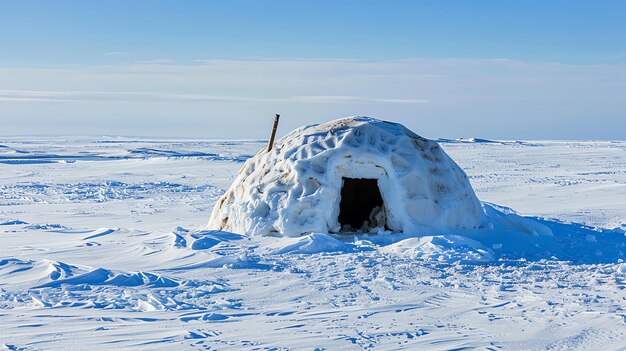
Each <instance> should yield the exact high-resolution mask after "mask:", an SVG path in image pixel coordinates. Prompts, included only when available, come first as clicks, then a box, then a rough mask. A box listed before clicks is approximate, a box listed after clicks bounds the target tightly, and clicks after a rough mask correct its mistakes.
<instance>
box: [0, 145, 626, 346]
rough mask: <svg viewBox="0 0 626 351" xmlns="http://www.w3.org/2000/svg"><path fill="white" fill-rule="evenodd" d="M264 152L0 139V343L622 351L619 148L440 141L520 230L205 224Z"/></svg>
mask: <svg viewBox="0 0 626 351" xmlns="http://www.w3.org/2000/svg"><path fill="white" fill-rule="evenodd" d="M263 146H264V142H262V141H258V142H257V141H246V142H233V141H201V140H142V139H127V138H110V137H102V138H76V137H72V138H44V137H41V138H35V137H27V138H25V137H20V138H18V137H12V138H9V137H2V138H0V349H1V348H2V347H4V348H6V349H14V350H57V349H93V350H107V349H146V350H151V349H166V350H171V349H207V350H208V349H211V350H215V349H217V350H228V349H230V350H247V349H249V350H287V349H289V350H316V349H317V350H336V349H343V350H397V349H428V350H437V349H442V350H450V349H486V350H497V349H540V350H543V349H563V350H570V349H597V350H611V349H626V264H625V263H623V260H624V258H625V253H626V236H625V230H626V142H490V141H486V140H449V141H442V142H441V146H442V147H443V148H444V149H445V151H446V152H447V153H448V154H449V155H450V156H451V157H452V158H453V159H454V160H455V161H456V162H457V163H458V164H459V165H460V166H461V167H462V168H463V169H464V170H465V171H466V172H467V174H468V175H469V177H470V180H471V183H472V185H473V186H474V189H475V190H476V193H477V195H478V197H479V198H480V199H481V200H482V201H485V202H488V203H493V204H498V205H501V206H507V207H510V208H512V209H514V210H515V211H517V214H515V213H514V212H512V210H509V209H507V208H503V207H500V206H496V205H493V206H490V205H487V208H488V210H489V211H490V212H491V213H492V215H493V216H501V218H502V221H503V223H505V222H506V223H508V224H507V225H508V227H507V228H513V227H514V228H518V229H519V233H522V234H519V233H517V232H516V233H510V232H507V231H506V230H501V229H502V228H499V227H495V228H491V229H488V230H486V231H484V230H483V231H479V232H471V231H470V232H460V233H446V235H441V236H430V237H425V238H415V237H410V236H408V235H388V236H384V237H371V236H370V237H352V238H345V239H342V240H338V239H337V238H333V237H331V236H328V235H325V234H311V235H309V236H305V237H301V238H261V237H253V238H248V237H244V236H242V235H238V234H233V233H226V232H216V231H208V230H203V229H202V228H203V227H204V226H205V225H206V223H207V221H208V219H209V215H210V212H211V209H212V208H213V205H214V204H215V201H216V200H217V198H218V197H219V196H220V195H221V194H223V192H224V189H226V188H227V187H228V186H229V185H230V183H231V182H232V180H233V179H234V178H235V176H236V174H237V172H238V170H239V168H240V167H241V166H242V164H243V161H245V160H246V159H247V158H249V157H251V156H252V155H254V154H255V153H256V152H257V151H258V150H259V149H260V148H261V147H263ZM524 216H525V217H524ZM524 233H525V234H524ZM456 234H461V235H462V236H460V235H456Z"/></svg>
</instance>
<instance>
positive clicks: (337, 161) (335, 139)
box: [208, 117, 485, 236]
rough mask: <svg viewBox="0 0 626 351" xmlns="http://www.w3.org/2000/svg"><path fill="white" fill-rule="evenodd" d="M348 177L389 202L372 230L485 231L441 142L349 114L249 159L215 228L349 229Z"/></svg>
mask: <svg viewBox="0 0 626 351" xmlns="http://www.w3.org/2000/svg"><path fill="white" fill-rule="evenodd" d="M346 179H353V180H364V179H367V180H375V181H376V183H375V184H377V185H378V190H379V192H380V197H382V206H380V207H378V208H373V211H372V212H371V214H370V219H371V218H372V216H374V217H376V220H373V219H372V220H371V221H372V223H375V224H376V225H375V226H372V228H365V226H364V228H365V229H364V230H365V231H367V232H377V231H380V229H381V228H384V227H386V228H388V229H389V230H390V231H392V232H404V233H407V232H412V233H420V234H424V235H425V234H429V233H430V234H433V233H435V232H437V231H441V230H447V229H455V228H468V229H469V228H478V227H480V226H481V224H482V223H483V222H484V219H485V214H484V212H483V209H482V207H481V204H480V202H479V201H478V199H477V198H476V195H475V194H474V191H473V189H472V187H471V185H470V183H469V181H468V179H467V176H466V174H465V173H464V172H463V170H461V168H460V167H459V166H458V165H457V164H456V163H455V162H454V161H453V160H452V159H451V158H450V157H449V156H448V155H447V154H446V153H445V152H444V151H443V150H442V149H441V147H439V145H438V144H437V143H436V142H434V141H431V140H428V139H425V138H422V137H420V136H419V135H417V134H415V133H413V132H412V131H410V130H409V129H407V128H406V127H404V126H402V125H400V124H397V123H391V122H385V121H380V120H377V119H373V118H369V117H348V118H343V119H338V120H335V121H332V122H328V123H325V124H321V125H311V126H306V127H302V128H300V129H296V130H294V131H293V132H291V133H289V134H288V135H287V136H285V137H284V138H282V139H281V140H279V141H278V142H277V143H276V145H275V147H274V148H273V149H272V150H271V151H270V152H267V151H266V150H265V149H263V150H261V151H260V152H259V153H258V154H257V155H256V156H255V157H253V158H251V159H249V160H248V161H247V162H246V163H245V164H244V166H243V168H242V169H241V171H240V173H239V175H238V176H237V178H236V179H235V181H234V183H233V184H232V186H231V187H230V189H229V190H228V191H227V192H226V193H225V194H224V195H223V196H222V197H221V198H220V200H219V201H218V202H217V204H216V206H215V208H214V210H213V213H212V215H211V219H210V221H209V224H208V228H210V229H218V230H226V231H232V232H236V233H247V234H250V235H273V236H301V235H306V234H308V233H312V232H319V233H339V232H344V231H346V230H344V228H346V226H345V224H344V223H341V221H340V217H341V213H340V211H341V208H342V207H341V206H340V205H341V201H342V189H343V187H344V184H345V182H346ZM358 206H359V202H358V201H357V202H355V203H354V204H352V206H349V207H350V208H354V207H358ZM381 208H382V210H381ZM375 211H378V212H375ZM348 231H349V230H348Z"/></svg>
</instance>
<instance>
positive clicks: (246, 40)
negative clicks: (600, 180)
mask: <svg viewBox="0 0 626 351" xmlns="http://www.w3.org/2000/svg"><path fill="white" fill-rule="evenodd" d="M624 18H626V2H623V1H584V2H583V1H85V0H82V1H54V2H52V1H28V0H27V1H2V2H0V33H1V34H0V48H2V49H1V50H0V119H2V120H3V121H4V122H3V128H2V131H0V134H30V133H34V134H118V135H147V136H188V137H227V138H231V137H245V138H257V137H265V134H266V132H265V129H267V127H266V124H268V123H270V122H268V121H269V120H271V115H272V114H273V113H274V112H280V113H282V114H283V116H284V120H285V122H284V125H283V126H282V128H285V129H288V128H292V127H296V126H298V125H301V124H308V123H316V122H323V121H326V120H329V119H332V118H336V117H341V116H344V115H354V114H365V115H374V116H377V117H381V118H385V119H390V120H396V121H399V122H402V123H405V124H407V126H409V127H410V128H412V129H414V130H415V131H416V132H418V133H420V134H423V135H425V136H428V137H473V136H475V137H489V138H508V139H522V138H525V139H538V138H558V139H570V138H574V139H624V136H623V132H622V131H623V130H626V115H625V114H626V102H624V100H626V99H624V94H623V93H622V91H626V21H625V20H624Z"/></svg>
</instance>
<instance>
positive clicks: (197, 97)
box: [0, 90, 428, 104]
mask: <svg viewBox="0 0 626 351" xmlns="http://www.w3.org/2000/svg"><path fill="white" fill-rule="evenodd" d="M0 101H7V102H76V101H118V102H123V101H126V102H128V101H190V102H194V101H195V102H230V103H233V102H251V103H289V102H306V103H385V104H424V103H428V101H427V100H423V99H386V98H368V97H361V96H330V95H326V96H290V97H246V96H215V95H202V94H175V93H153V92H135V91H132V92H131V91H119V92H112V91H41V90H0Z"/></svg>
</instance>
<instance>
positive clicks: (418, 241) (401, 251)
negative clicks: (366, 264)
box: [380, 235, 495, 263]
mask: <svg viewBox="0 0 626 351" xmlns="http://www.w3.org/2000/svg"><path fill="white" fill-rule="evenodd" d="M380 250H381V251H382V252H386V253H390V254H394V255H396V256H400V257H405V258H423V259H431V260H437V261H444V262H464V263H487V262H492V261H494V259H495V255H494V253H493V252H492V251H491V250H490V249H488V248H485V247H484V246H483V245H482V244H481V243H480V242H478V241H476V240H472V239H468V238H465V237H462V236H459V235H439V236H427V237H420V238H409V239H405V240H402V241H399V242H397V243H395V244H392V245H389V246H385V247H382V248H381V249H380Z"/></svg>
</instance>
